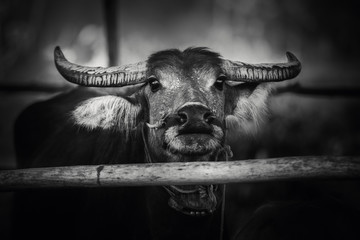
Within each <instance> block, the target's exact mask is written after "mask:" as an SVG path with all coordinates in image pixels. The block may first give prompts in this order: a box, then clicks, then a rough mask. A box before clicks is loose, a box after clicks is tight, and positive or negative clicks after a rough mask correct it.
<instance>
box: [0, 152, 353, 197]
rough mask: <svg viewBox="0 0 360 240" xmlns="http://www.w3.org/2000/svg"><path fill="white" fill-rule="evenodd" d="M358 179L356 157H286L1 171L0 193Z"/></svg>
mask: <svg viewBox="0 0 360 240" xmlns="http://www.w3.org/2000/svg"><path fill="white" fill-rule="evenodd" d="M314 178H316V179H318V178H320V179H329V178H336V179H358V178H360V157H330V156H313V157H285V158H272V159H254V160H243V161H231V162H186V163H153V164H120V165H98V166H71V167H51V168H32V169H19V170H3V171H0V190H2V191H12V190H20V189H29V188H64V187H120V186H149V185H178V184H180V185H188V184H213V183H235V182H259V181H274V180H276V181H279V180H298V179H314Z"/></svg>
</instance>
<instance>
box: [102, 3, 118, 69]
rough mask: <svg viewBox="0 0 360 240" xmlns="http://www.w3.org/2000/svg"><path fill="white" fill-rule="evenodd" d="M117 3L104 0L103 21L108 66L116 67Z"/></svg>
mask: <svg viewBox="0 0 360 240" xmlns="http://www.w3.org/2000/svg"><path fill="white" fill-rule="evenodd" d="M118 4H120V2H119V3H118V1H117V0H104V1H103V8H104V11H103V12H104V19H105V31H106V42H107V49H108V56H109V66H116V65H119V64H120V61H119V44H120V43H119V37H118V32H119V24H118V19H119V18H118V14H119V13H118V12H117V10H118V8H117V7H118Z"/></svg>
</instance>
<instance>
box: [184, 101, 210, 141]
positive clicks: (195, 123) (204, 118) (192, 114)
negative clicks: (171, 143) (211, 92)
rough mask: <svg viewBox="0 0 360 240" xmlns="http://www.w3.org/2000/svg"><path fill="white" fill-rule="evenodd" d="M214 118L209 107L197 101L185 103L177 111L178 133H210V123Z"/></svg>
mask: <svg viewBox="0 0 360 240" xmlns="http://www.w3.org/2000/svg"><path fill="white" fill-rule="evenodd" d="M215 120H216V118H215V115H214V114H213V113H212V112H211V111H210V109H209V108H208V107H207V106H205V105H204V104H202V103H198V102H189V103H186V104H184V105H183V106H181V107H180V108H179V109H178V111H177V121H178V124H179V134H191V133H205V134H210V133H211V132H212V130H213V128H212V126H211V124H212V123H213V122H214V121H215Z"/></svg>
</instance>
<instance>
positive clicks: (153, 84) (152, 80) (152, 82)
mask: <svg viewBox="0 0 360 240" xmlns="http://www.w3.org/2000/svg"><path fill="white" fill-rule="evenodd" d="M148 83H149V86H150V89H151V91H152V92H157V91H158V90H159V89H160V87H161V83H160V81H159V80H158V79H157V78H156V77H154V76H151V77H149V78H148Z"/></svg>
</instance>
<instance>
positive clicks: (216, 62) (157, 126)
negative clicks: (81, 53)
mask: <svg viewBox="0 0 360 240" xmlns="http://www.w3.org/2000/svg"><path fill="white" fill-rule="evenodd" d="M287 58H288V62H287V63H280V64H246V63H242V62H237V61H230V60H225V59H223V58H222V57H221V56H220V55H219V54H217V53H214V52H211V51H209V50H208V49H206V48H189V49H186V50H184V51H179V50H166V51H161V52H157V53H155V54H153V55H151V56H150V57H149V58H148V59H147V61H144V62H139V63H136V64H130V65H125V66H119V67H109V68H102V67H83V66H80V65H76V64H73V63H70V62H68V61H67V60H66V59H65V57H64V55H63V54H62V52H61V50H60V48H59V47H57V48H56V49H55V64H56V67H57V69H58V70H59V72H60V73H61V75H62V76H63V77H64V78H65V79H67V80H68V81H70V82H73V83H76V84H78V85H83V86H89V87H123V86H128V85H138V89H137V91H135V93H134V94H132V95H131V96H128V97H120V96H116V94H115V95H105V96H101V97H96V98H92V99H88V100H86V101H85V102H82V103H81V104H80V105H78V106H77V108H76V109H75V110H74V111H73V113H72V116H73V118H74V120H75V122H76V124H78V125H81V126H85V127H87V128H89V129H95V128H102V129H113V130H117V131H119V133H120V132H122V133H125V134H124V137H127V136H129V132H131V131H133V130H135V129H140V131H141V136H142V140H143V141H144V145H145V150H144V151H145V153H146V154H145V155H146V158H147V161H148V162H165V161H166V162H170V161H184V162H186V161H220V160H221V161H225V160H227V158H228V157H229V156H230V155H231V151H230V150H229V148H228V147H227V145H226V143H225V136H226V133H227V132H229V131H234V127H235V128H238V129H242V130H245V131H247V132H249V131H252V129H253V128H254V126H256V125H257V123H258V121H259V120H260V119H261V115H262V113H264V112H265V111H266V110H265V108H266V98H267V95H268V92H269V89H270V87H269V84H268V82H274V81H283V80H287V79H291V78H294V77H296V76H297V75H298V74H299V72H300V70H301V65H300V62H299V61H298V60H297V58H296V57H295V56H294V55H293V54H291V53H287ZM138 140H139V139H138ZM129 141H134V140H132V139H130V138H129ZM119 147H121V146H119ZM165 189H166V190H167V191H168V192H169V194H170V200H169V204H170V206H171V207H173V208H174V209H176V210H179V211H181V212H183V213H186V214H190V215H206V214H208V213H211V212H213V211H214V210H215V209H216V207H217V205H218V204H219V202H220V199H221V195H222V194H221V193H222V189H221V187H219V186H216V185H210V186H202V185H197V186H167V187H165Z"/></svg>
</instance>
